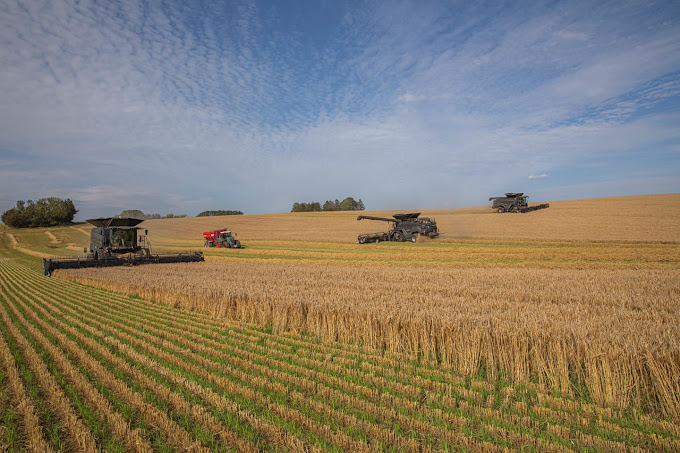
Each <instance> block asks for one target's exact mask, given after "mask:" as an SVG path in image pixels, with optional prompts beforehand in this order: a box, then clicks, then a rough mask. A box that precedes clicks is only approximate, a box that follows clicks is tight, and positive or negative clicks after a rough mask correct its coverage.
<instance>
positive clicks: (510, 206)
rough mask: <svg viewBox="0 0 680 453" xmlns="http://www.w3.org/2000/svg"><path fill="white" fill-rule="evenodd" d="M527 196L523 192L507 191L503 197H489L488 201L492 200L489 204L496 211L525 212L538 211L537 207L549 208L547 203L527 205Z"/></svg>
mask: <svg viewBox="0 0 680 453" xmlns="http://www.w3.org/2000/svg"><path fill="white" fill-rule="evenodd" d="M528 198H529V196H527V195H524V193H523V192H508V193H506V194H505V196H504V197H491V198H489V201H493V205H492V206H491V207H492V208H493V209H495V210H496V211H497V212H501V213H502V212H518V213H525V212H531V211H538V210H539V209H545V208H549V207H550V205H549V204H548V203H543V204H538V205H534V206H529V203H528V202H527V199H528Z"/></svg>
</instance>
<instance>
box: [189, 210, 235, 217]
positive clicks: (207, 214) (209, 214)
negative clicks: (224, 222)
mask: <svg viewBox="0 0 680 453" xmlns="http://www.w3.org/2000/svg"><path fill="white" fill-rule="evenodd" d="M219 215H243V213H242V212H241V211H225V210H223V209H218V210H217V211H203V212H201V213H199V214H198V215H197V216H196V217H214V216H219Z"/></svg>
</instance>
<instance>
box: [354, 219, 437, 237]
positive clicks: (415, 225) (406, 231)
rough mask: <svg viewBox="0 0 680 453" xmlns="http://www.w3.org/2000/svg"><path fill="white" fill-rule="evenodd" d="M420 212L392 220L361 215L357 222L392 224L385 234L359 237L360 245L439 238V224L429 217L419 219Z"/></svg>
mask: <svg viewBox="0 0 680 453" xmlns="http://www.w3.org/2000/svg"><path fill="white" fill-rule="evenodd" d="M419 216H420V213H419V212H412V213H409V214H394V215H393V216H392V217H394V218H392V219H388V218H384V217H372V216H368V215H360V216H359V217H357V220H362V219H367V220H381V221H383V222H390V223H391V227H390V230H389V231H387V232H383V233H370V234H362V235H360V236H359V244H365V243H366V242H380V241H394V242H405V241H411V242H417V241H418V237H419V236H420V235H421V234H423V235H425V236H428V237H430V238H436V237H437V236H439V230H438V229H437V222H435V221H434V220H430V219H429V218H428V217H419Z"/></svg>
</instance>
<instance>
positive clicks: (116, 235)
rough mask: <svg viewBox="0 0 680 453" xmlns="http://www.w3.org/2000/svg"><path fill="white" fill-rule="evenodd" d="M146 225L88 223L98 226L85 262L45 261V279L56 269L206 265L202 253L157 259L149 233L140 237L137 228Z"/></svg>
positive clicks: (120, 220)
mask: <svg viewBox="0 0 680 453" xmlns="http://www.w3.org/2000/svg"><path fill="white" fill-rule="evenodd" d="M143 221H144V220H141V219H133V218H130V217H106V218H99V219H90V220H88V221H87V222H88V223H90V224H92V225H94V226H95V228H92V230H90V251H89V253H88V254H87V255H86V256H84V257H81V258H65V259H53V258H44V259H43V270H44V272H45V275H46V276H48V277H49V276H50V275H52V271H53V270H55V269H77V268H82V267H104V266H125V265H128V266H131V265H136V264H150V263H187V262H197V261H204V258H203V253H202V252H193V253H188V254H185V253H180V254H177V255H153V254H152V253H151V247H150V244H149V240H148V237H147V234H148V230H144V234H138V232H139V233H141V230H142V229H141V228H139V227H138V226H137V225H139V224H140V223H142V222H143ZM85 251H87V250H85Z"/></svg>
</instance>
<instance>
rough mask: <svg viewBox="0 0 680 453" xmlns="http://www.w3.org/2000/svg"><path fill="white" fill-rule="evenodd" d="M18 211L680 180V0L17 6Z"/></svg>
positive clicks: (11, 66) (13, 137) (6, 104)
mask: <svg viewBox="0 0 680 453" xmlns="http://www.w3.org/2000/svg"><path fill="white" fill-rule="evenodd" d="M0 93H1V94H0V211H4V210H6V209H9V208H11V207H13V206H14V204H15V202H16V200H18V199H24V200H25V199H37V198H41V197H45V196H58V197H64V198H66V197H68V198H71V199H73V200H75V202H76V207H77V208H78V209H79V210H80V213H79V214H78V216H77V219H85V218H89V217H91V216H99V215H110V214H116V213H118V212H120V211H121V210H123V209H141V210H143V211H145V212H160V213H162V214H165V213H168V212H173V213H186V214H189V215H195V214H197V213H198V212H200V211H203V210H209V209H239V210H242V211H245V212H247V213H262V212H282V211H284V212H285V211H288V210H290V207H291V206H292V204H293V202H295V201H320V202H322V203H323V201H325V200H327V199H335V198H344V197H345V196H353V197H355V198H362V199H363V200H364V202H365V204H366V206H367V207H368V208H369V209H407V208H416V209H427V208H449V207H457V206H470V205H483V204H485V203H486V202H487V201H486V200H487V199H488V197H490V196H494V195H498V194H501V193H503V192H506V191H524V192H527V193H528V194H529V195H530V196H531V198H530V199H532V200H535V201H538V200H554V199H568V198H584V197H600V196H615V195H632V194H645V193H667V192H680V177H679V176H678V175H679V174H680V126H679V125H680V3H678V2H677V1H675V2H673V1H669V2H624V1H614V2H609V3H608V2H549V3H538V2H533V1H532V2H526V3H521V2H511V3H507V4H504V3H500V2H493V3H486V4H484V3H481V2H450V1H441V2H439V1H413V2H411V1H403V2H400V1H385V2H380V1H378V2H371V1H357V2H354V1H309V2H302V1H275V2H266V1H254V2H250V1H229V2H222V1H214V2H193V1H182V2H171V1H164V2H155V1H148V2H118V1H112V0H106V1H99V2H93V1H85V0H83V1H78V2H73V1H68V2H62V1H59V0H50V1H45V2H40V1H30V2H23V1H21V2H17V1H13V0H0Z"/></svg>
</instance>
